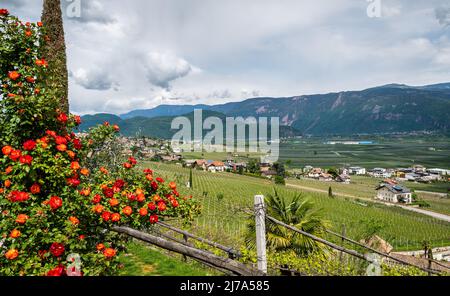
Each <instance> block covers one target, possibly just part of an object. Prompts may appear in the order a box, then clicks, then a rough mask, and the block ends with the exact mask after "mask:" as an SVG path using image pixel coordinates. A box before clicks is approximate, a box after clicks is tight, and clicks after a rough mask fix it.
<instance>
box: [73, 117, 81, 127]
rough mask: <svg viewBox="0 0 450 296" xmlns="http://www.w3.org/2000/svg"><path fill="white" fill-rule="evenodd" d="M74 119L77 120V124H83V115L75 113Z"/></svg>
mask: <svg viewBox="0 0 450 296" xmlns="http://www.w3.org/2000/svg"><path fill="white" fill-rule="evenodd" d="M73 120H74V121H75V123H76V124H77V125H80V124H81V116H79V115H75V116H74V117H73Z"/></svg>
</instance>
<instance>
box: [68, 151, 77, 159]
mask: <svg viewBox="0 0 450 296" xmlns="http://www.w3.org/2000/svg"><path fill="white" fill-rule="evenodd" d="M66 153H67V155H68V156H69V157H70V158H71V159H74V158H75V152H73V151H70V150H67V151H66Z"/></svg>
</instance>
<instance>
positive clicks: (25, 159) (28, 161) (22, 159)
mask: <svg viewBox="0 0 450 296" xmlns="http://www.w3.org/2000/svg"><path fill="white" fill-rule="evenodd" d="M19 161H20V163H22V164H27V165H31V163H32V162H33V157H31V156H30V155H23V156H21V157H20V160H19Z"/></svg>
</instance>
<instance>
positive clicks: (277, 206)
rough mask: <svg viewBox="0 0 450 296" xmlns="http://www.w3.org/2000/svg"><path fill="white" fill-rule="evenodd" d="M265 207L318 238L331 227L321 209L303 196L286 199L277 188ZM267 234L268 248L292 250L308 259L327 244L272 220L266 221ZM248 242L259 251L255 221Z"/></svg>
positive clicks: (269, 213) (283, 219)
mask: <svg viewBox="0 0 450 296" xmlns="http://www.w3.org/2000/svg"><path fill="white" fill-rule="evenodd" d="M265 204H266V212H267V215H269V216H271V217H273V218H275V219H277V220H280V221H282V222H284V223H286V224H288V225H291V226H293V227H296V228H298V229H300V230H303V231H305V232H308V233H310V234H313V235H315V236H319V237H320V236H322V235H323V234H324V233H325V229H326V228H328V227H329V226H330V223H329V222H328V221H327V220H325V219H324V218H323V217H322V213H321V209H318V208H317V207H316V206H315V204H314V203H313V202H312V201H311V200H310V199H308V198H305V197H304V196H303V194H301V193H300V194H296V195H294V196H293V197H291V198H284V197H280V195H279V194H278V191H277V190H276V189H274V192H273V194H269V195H268V196H267V197H266V198H265ZM266 235H267V248H268V249H269V250H271V251H274V252H281V251H292V252H294V253H295V254H297V255H298V256H305V255H308V254H310V253H311V252H321V251H324V250H325V246H324V245H322V244H320V243H318V242H316V241H314V240H312V239H311V238H308V237H306V236H304V235H301V234H299V233H297V232H293V231H291V230H289V229H287V228H285V227H283V226H281V225H278V224H276V223H274V222H272V221H270V220H266ZM245 242H246V244H247V247H249V248H253V249H254V248H255V245H256V243H255V221H254V219H252V220H251V221H250V222H249V224H248V229H247V234H246V237H245Z"/></svg>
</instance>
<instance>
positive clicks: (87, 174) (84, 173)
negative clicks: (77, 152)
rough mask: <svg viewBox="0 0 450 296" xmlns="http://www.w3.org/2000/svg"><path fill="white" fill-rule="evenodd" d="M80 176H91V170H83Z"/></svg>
mask: <svg viewBox="0 0 450 296" xmlns="http://www.w3.org/2000/svg"><path fill="white" fill-rule="evenodd" d="M80 174H82V175H83V176H89V170H88V169H87V168H82V169H81V170H80Z"/></svg>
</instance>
